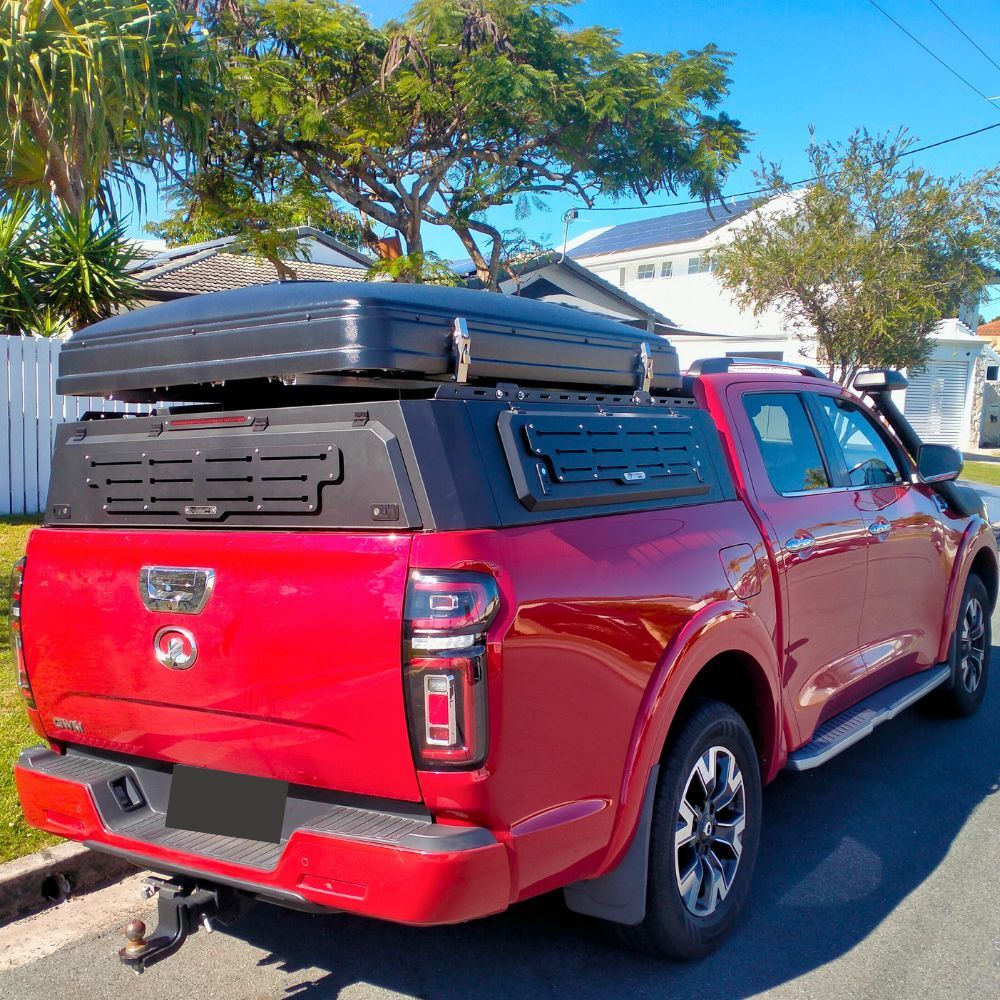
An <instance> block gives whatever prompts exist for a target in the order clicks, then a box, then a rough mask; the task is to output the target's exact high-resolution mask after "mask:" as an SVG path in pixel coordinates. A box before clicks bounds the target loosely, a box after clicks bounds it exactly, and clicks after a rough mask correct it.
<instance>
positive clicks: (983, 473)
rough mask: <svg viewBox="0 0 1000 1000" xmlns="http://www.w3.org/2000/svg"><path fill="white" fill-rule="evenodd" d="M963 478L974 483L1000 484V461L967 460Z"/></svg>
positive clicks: (963, 468) (963, 469)
mask: <svg viewBox="0 0 1000 1000" xmlns="http://www.w3.org/2000/svg"><path fill="white" fill-rule="evenodd" d="M962 478H963V479H968V480H969V481H970V482H972V483H984V484H986V485H987V486H1000V462H966V463H965V465H964V466H963V467H962Z"/></svg>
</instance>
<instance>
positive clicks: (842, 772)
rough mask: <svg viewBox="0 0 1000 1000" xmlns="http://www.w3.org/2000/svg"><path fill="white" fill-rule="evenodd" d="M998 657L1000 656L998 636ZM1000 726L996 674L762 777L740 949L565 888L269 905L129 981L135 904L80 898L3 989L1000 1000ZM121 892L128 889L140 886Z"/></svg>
mask: <svg viewBox="0 0 1000 1000" xmlns="http://www.w3.org/2000/svg"><path fill="white" fill-rule="evenodd" d="M998 618H1000V616H998ZM998 618H995V619H994V630H995V633H996V634H997V635H998V636H1000V620H998ZM993 658H994V664H996V665H1000V649H998V648H997V647H994V650H993ZM998 723H1000V670H995V672H994V677H993V683H992V685H991V689H990V691H989V692H988V694H987V699H986V703H985V704H984V706H983V708H982V709H981V710H980V712H979V714H978V715H977V716H976V717H975V718H973V719H971V720H962V721H955V720H940V719H933V718H928V717H927V716H926V715H925V714H924V713H923V712H922V711H921V710H920V708H919V707H918V708H915V709H911V710H910V711H908V712H907V713H905V714H904V715H903V716H901V717H900V718H898V719H896V720H894V721H893V722H891V723H888V724H886V725H885V726H883V727H881V728H880V729H879V730H877V731H876V733H875V734H874V735H873V736H871V737H870V738H869V739H867V740H865V741H864V742H862V743H861V744H859V745H858V746H856V747H854V748H852V749H851V750H849V751H847V752H846V753H845V754H843V755H842V756H840V757H838V758H837V759H836V760H834V761H832V762H831V763H830V764H828V765H826V766H825V767H823V768H820V769H819V770H816V771H812V772H807V773H805V774H800V775H793V774H784V775H782V776H781V777H779V779H778V780H777V781H776V782H774V784H773V785H771V786H770V788H768V789H767V790H766V791H765V823H766V826H765V829H764V834H763V841H762V845H761V855H760V859H759V862H758V867H757V872H756V875H755V884H754V891H753V894H752V898H751V905H750V907H749V912H748V913H747V914H746V916H745V918H744V920H743V922H742V924H741V925H740V926H739V928H738V930H737V932H736V933H735V934H734V936H733V937H732V938H731V940H730V943H729V944H728V946H727V947H725V948H724V949H723V950H721V951H719V952H717V953H716V954H715V955H713V956H710V957H709V958H707V959H705V960H703V961H701V962H699V963H695V964H688V965H679V964H672V963H664V962H658V961H655V960H653V959H649V958H645V957H642V956H638V955H633V954H630V953H627V952H622V951H619V950H617V949H616V948H615V947H614V946H613V945H612V944H610V943H609V941H608V940H607V938H606V937H605V936H604V933H603V932H602V929H601V928H600V927H598V926H596V925H594V924H592V923H591V922H589V921H588V920H586V919H585V918H583V917H577V916H574V915H572V914H570V913H568V912H567V911H565V910H564V909H563V907H562V904H561V899H560V897H559V896H558V895H552V896H548V897H544V898H542V899H539V900H535V901H532V902H530V903H526V904H522V905H520V906H516V907H514V908H513V909H512V910H510V911H509V912H508V913H506V914H504V915H502V916H499V917H494V918H491V919H488V920H483V921H479V922H477V923H473V924H467V925H464V926H461V927H454V928H438V929H433V930H414V929H408V928H402V927H394V926H391V925H388V924H381V923H377V922H373V921H366V920H362V919H359V918H354V917H344V916H332V917H311V916H306V915H302V914H296V913H292V912H289V911H284V910H280V909H276V908H271V907H264V906H261V907H258V908H257V909H255V910H254V911H252V912H251V913H250V914H249V915H248V916H247V917H245V918H244V920H243V921H242V922H241V923H239V924H237V925H236V926H234V927H233V928H232V929H231V930H230V931H227V932H225V933H222V932H217V933H214V934H212V935H206V934H204V933H199V934H198V935H196V936H195V937H193V938H191V939H190V940H189V941H188V943H187V944H186V945H185V946H184V948H183V949H182V951H181V952H179V953H178V954H177V955H175V956H174V957H173V958H171V959H168V960H167V961H166V962H164V963H163V964H161V965H159V966H156V967H154V968H153V969H151V970H150V971H149V972H147V973H146V974H145V975H144V976H142V977H141V978H136V977H135V976H134V974H133V973H131V972H129V971H127V970H126V969H124V968H122V967H121V966H120V965H119V963H118V960H117V957H116V952H117V949H118V948H119V947H120V945H121V944H122V943H123V939H122V937H121V931H120V928H121V926H122V923H123V919H122V912H115V911H114V907H111V908H110V909H108V910H107V912H105V911H103V910H102V911H94V908H93V905H91V904H87V903H85V902H84V901H71V902H70V903H69V904H65V905H64V907H62V908H57V909H56V910H54V911H51V912H49V913H47V914H44V915H43V917H40V918H36V919H35V922H32V921H22V922H21V924H14V925H11V926H9V927H8V928H5V929H4V930H3V931H0V959H2V957H3V949H4V947H5V945H4V942H5V941H6V942H7V943H8V944H7V947H8V954H13V955H14V962H15V963H17V962H20V963H22V964H19V965H18V967H16V968H12V969H9V970H8V971H5V972H0V997H3V998H11V1000H14V998H16V1000H33V998H45V1000H51V998H52V997H70V996H72V997H80V998H84V1000H91V998H94V1000H97V998H116V1000H117V998H120V997H135V998H137V1000H143V998H157V1000H189V998H194V1000H200V998H209V997H211V998H215V997H217V998H225V1000H262V998H275V997H303V998H327V997H338V996H339V997H349V998H361V997H365V998H368V997H378V998H389V997H404V996H405V997H426V998H455V1000H467V998H473V997H499V998H504V1000H508V998H514V997H525V996H530V997H574V998H578V997H618V996H629V997H671V998H674V997H678V998H680V997H683V998H729V997H734V998H735V997H749V996H756V995H761V994H762V995H766V996H772V997H782V998H786V997H795V998H799V997H810V998H811V997H837V998H879V1000H884V998H887V997H892V998H895V997H900V998H902V997H906V998H924V997H935V998H936V997H940V998H948V1000H954V998H969V1000H971V998H979V997H983V998H991V1000H994V998H996V997H998V996H1000V795H998V794H997V792H998V790H1000V783H998V782H1000V727H998ZM127 888H128V892H129V897H128V898H129V899H130V900H131V899H132V898H133V896H134V893H135V886H134V885H131V886H128V887H127ZM112 891H113V890H107V892H109V893H110V892H112ZM118 891H119V892H124V891H125V890H124V889H122V890H118ZM122 905H126V906H128V907H131V905H132V904H131V903H128V904H122V903H121V901H119V902H118V906H119V908H120V907H121V906H122ZM73 906H77V907H79V909H77V910H76V911H73V910H71V909H68V908H69V907H73ZM88 906H89V907H90V910H89V911H88V909H87V907H88ZM136 909H138V907H136ZM64 911H65V913H66V916H65V917H63V916H62V913H63V912H64ZM46 921H48V925H52V924H53V923H59V922H62V924H63V926H62V928H61V933H62V934H63V935H64V937H65V938H67V939H69V943H66V944H63V945H62V946H60V947H57V948H56V947H54V946H52V947H53V950H52V953H51V954H48V955H46V956H45V957H42V958H38V959H36V960H29V959H28V958H26V957H25V956H23V955H22V957H21V958H18V957H17V955H16V954H14V953H13V952H10V951H9V947H10V946H9V942H10V940H11V939H12V938H16V939H18V940H19V941H23V942H25V944H26V945H30V944H31V939H32V936H33V935H35V934H41V933H42V930H41V929H40V928H43V926H45V922H46ZM67 925H72V926H67ZM74 937H75V938H76V939H75V940H73V938H74ZM60 940H61V939H60ZM15 952H16V949H15ZM2 967H3V966H2V962H0V968H2Z"/></svg>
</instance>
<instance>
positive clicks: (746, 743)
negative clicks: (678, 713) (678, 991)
mask: <svg viewBox="0 0 1000 1000" xmlns="http://www.w3.org/2000/svg"><path fill="white" fill-rule="evenodd" d="M760 787H761V785H760V767H759V765H758V761H757V751H756V749H755V748H754V743H753V739H752V737H751V736H750V732H749V730H748V729H747V726H746V723H745V722H744V721H743V719H742V718H741V717H740V716H739V715H738V714H737V713H736V712H735V711H734V710H733V709H732V708H730V706H728V705H725V704H723V703H721V702H717V701H699V702H697V703H696V704H695V706H694V708H693V711H692V712H691V714H690V715H689V716H688V717H687V718H686V720H685V721H684V722H683V724H682V725H681V727H680V729H679V731H678V732H677V733H676V735H674V736H673V737H672V738H671V739H670V741H669V743H668V747H667V751H666V754H665V759H664V762H663V765H662V766H661V768H660V778H659V782H658V784H657V790H656V799H655V801H654V805H653V822H652V830H651V832H650V842H649V871H648V880H647V886H646V916H645V918H644V919H643V921H642V923H640V924H637V925H635V926H622V925H612V926H613V929H614V932H615V934H616V936H617V937H618V939H619V940H620V941H622V942H623V943H625V944H627V945H629V946H630V947H633V948H637V949H639V950H641V951H645V952H648V953H650V954H653V955H659V956H662V957H665V958H674V959H693V958H700V957H701V956H702V955H706V954H708V952H710V951H712V950H713V949H714V948H716V947H717V946H718V945H719V944H720V943H721V941H722V940H723V938H724V937H725V936H726V934H727V932H728V931H729V929H730V928H731V927H732V925H733V922H734V921H735V920H736V918H737V917H738V916H739V913H740V910H741V909H742V908H743V904H744V902H745V900H746V896H747V893H748V891H749V889H750V880H751V876H752V875H753V868H754V863H755V861H756V859H757V847H758V845H759V843H760V820H761V795H760Z"/></svg>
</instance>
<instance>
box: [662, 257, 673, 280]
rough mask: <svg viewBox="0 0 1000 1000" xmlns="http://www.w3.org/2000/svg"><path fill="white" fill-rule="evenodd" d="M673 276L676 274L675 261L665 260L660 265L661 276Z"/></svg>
mask: <svg viewBox="0 0 1000 1000" xmlns="http://www.w3.org/2000/svg"><path fill="white" fill-rule="evenodd" d="M673 276H674V262H673V261H672V260H665V261H664V262H663V263H662V264H661V265H660V277H661V278H672V277H673Z"/></svg>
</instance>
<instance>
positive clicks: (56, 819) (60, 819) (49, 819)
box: [44, 809, 86, 830]
mask: <svg viewBox="0 0 1000 1000" xmlns="http://www.w3.org/2000/svg"><path fill="white" fill-rule="evenodd" d="M44 816H45V821H46V823H49V824H51V825H52V826H61V827H63V829H66V830H85V829H86V825H85V824H84V822H83V820H81V819H77V818H76V817H75V816H67V815H66V813H62V812H56V811H55V810H54V809H46V810H45V811H44Z"/></svg>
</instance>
